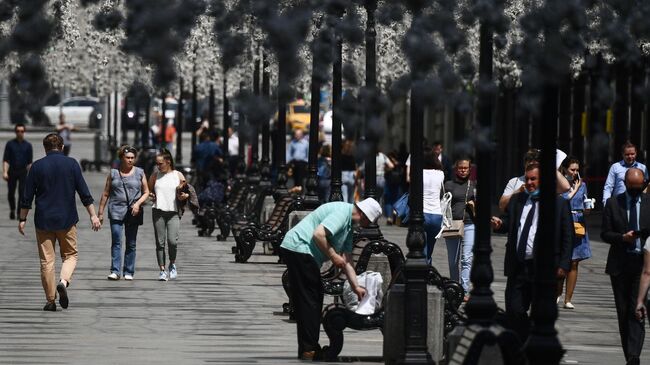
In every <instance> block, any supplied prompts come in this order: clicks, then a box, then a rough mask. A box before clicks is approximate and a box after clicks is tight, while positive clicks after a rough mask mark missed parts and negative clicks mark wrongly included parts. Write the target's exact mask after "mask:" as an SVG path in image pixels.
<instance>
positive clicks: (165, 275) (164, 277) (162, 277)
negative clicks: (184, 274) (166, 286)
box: [158, 270, 167, 281]
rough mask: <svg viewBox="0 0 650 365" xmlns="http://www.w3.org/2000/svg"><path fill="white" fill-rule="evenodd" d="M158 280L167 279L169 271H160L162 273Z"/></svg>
mask: <svg viewBox="0 0 650 365" xmlns="http://www.w3.org/2000/svg"><path fill="white" fill-rule="evenodd" d="M158 280H160V281H167V273H166V272H165V270H162V271H161V272H160V275H158Z"/></svg>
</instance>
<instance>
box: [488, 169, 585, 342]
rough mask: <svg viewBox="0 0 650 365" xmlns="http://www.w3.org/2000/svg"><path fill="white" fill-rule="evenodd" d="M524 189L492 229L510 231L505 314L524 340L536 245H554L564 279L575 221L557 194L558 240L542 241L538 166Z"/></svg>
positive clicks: (556, 262)
mask: <svg viewBox="0 0 650 365" xmlns="http://www.w3.org/2000/svg"><path fill="white" fill-rule="evenodd" d="M525 179H526V183H525V190H524V192H521V193H516V194H513V196H512V198H511V199H510V202H509V203H508V206H507V208H506V211H505V213H504V215H503V216H501V218H497V217H492V228H493V229H494V230H495V231H496V232H499V233H507V234H508V241H507V243H506V257H505V261H504V271H505V275H506V277H507V282H506V298H505V299H506V316H507V318H508V320H509V321H510V323H511V326H512V329H513V330H514V331H515V332H517V334H518V335H519V337H520V338H521V341H522V342H525V341H526V339H527V338H528V334H529V332H530V320H529V318H528V310H529V309H530V304H531V300H532V294H533V279H534V275H535V273H534V264H533V263H534V257H535V252H536V250H535V247H537V246H539V245H544V244H553V245H554V248H555V260H554V262H553V265H554V266H555V267H556V268H557V274H556V275H557V277H558V278H562V277H564V276H565V275H566V273H567V271H569V269H570V261H571V253H572V243H573V234H574V233H573V222H572V220H571V215H570V213H569V212H570V211H569V206H568V202H567V201H566V200H564V199H563V198H562V197H561V196H557V197H556V208H555V215H556V217H555V237H556V238H555V240H554V242H552V243H551V242H539V240H538V239H537V235H536V233H537V223H538V215H539V202H538V197H539V165H538V164H537V163H534V164H531V165H529V166H527V167H526V175H525Z"/></svg>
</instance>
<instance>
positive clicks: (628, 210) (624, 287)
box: [600, 168, 650, 364]
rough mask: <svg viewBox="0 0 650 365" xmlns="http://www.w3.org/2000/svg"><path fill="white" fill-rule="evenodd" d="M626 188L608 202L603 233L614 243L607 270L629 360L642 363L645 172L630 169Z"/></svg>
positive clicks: (647, 221)
mask: <svg viewBox="0 0 650 365" xmlns="http://www.w3.org/2000/svg"><path fill="white" fill-rule="evenodd" d="M625 188H626V191H625V192H624V193H621V194H618V195H616V197H615V198H612V199H608V200H607V202H606V203H605V210H604V211H603V224H602V232H601V234H600V236H601V238H602V239H603V241H605V242H607V243H609V244H610V247H609V254H608V256H607V266H606V267H605V273H607V274H608V275H609V276H610V279H611V282H612V291H613V292H614V302H615V303H616V315H617V317H618V331H619V333H620V336H621V345H622V346H623V354H624V355H625V361H626V362H627V364H639V363H640V360H639V356H640V355H641V349H642V347H643V341H644V339H645V329H644V327H643V325H644V323H643V321H642V320H641V321H639V320H638V319H637V318H636V316H635V307H636V298H637V294H638V291H639V279H640V277H641V270H642V267H643V251H642V242H643V240H645V239H646V238H647V236H648V234H647V232H648V229H650V201H649V200H648V199H649V198H648V196H647V195H646V194H643V190H644V189H645V182H644V172H643V171H642V170H641V169H637V168H630V169H628V170H627V172H626V173H625Z"/></svg>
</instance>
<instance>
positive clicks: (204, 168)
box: [192, 131, 223, 187]
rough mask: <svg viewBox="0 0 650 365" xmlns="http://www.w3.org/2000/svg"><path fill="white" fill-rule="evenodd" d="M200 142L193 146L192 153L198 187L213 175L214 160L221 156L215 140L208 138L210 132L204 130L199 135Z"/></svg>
mask: <svg viewBox="0 0 650 365" xmlns="http://www.w3.org/2000/svg"><path fill="white" fill-rule="evenodd" d="M199 138H200V140H201V143H199V144H198V145H197V146H196V147H195V148H194V155H193V156H192V161H193V162H194V165H195V166H196V172H197V177H198V178H199V183H198V184H197V185H198V186H200V187H203V186H204V185H205V183H207V182H208V181H209V180H210V179H212V178H213V177H215V175H218V174H215V171H213V167H215V166H216V165H215V162H217V161H218V160H217V159H220V158H221V157H222V156H223V153H222V152H221V148H219V146H218V145H217V143H216V142H215V141H212V140H210V133H208V132H207V131H204V132H203V133H201V135H200V136H199Z"/></svg>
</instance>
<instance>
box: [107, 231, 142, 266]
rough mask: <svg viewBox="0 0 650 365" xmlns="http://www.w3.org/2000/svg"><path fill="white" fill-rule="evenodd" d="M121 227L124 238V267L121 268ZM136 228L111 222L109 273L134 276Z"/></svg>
mask: <svg viewBox="0 0 650 365" xmlns="http://www.w3.org/2000/svg"><path fill="white" fill-rule="evenodd" d="M122 227H124V235H125V236H126V245H125V249H124V267H123V270H122V269H121V268H122ZM137 235H138V226H137V225H132V226H125V225H124V223H122V221H116V220H111V272H112V273H115V274H117V275H120V272H122V273H124V275H126V274H129V275H133V274H135V240H136V237H137Z"/></svg>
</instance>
